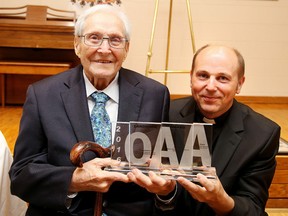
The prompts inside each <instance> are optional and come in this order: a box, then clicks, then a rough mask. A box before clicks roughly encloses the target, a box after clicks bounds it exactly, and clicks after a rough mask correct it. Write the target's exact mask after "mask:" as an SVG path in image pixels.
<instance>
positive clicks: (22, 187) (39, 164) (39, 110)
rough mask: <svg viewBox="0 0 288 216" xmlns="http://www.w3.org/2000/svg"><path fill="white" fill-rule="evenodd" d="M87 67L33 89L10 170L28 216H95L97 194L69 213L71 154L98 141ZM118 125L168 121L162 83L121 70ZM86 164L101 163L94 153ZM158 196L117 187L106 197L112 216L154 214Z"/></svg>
mask: <svg viewBox="0 0 288 216" xmlns="http://www.w3.org/2000/svg"><path fill="white" fill-rule="evenodd" d="M82 70H83V68H82V66H78V67H76V68H73V69H71V70H68V71H66V72H63V73H60V74H58V75H56V76H52V77H49V78H47V79H45V80H42V81H40V82H37V83H35V84H32V85H31V86H29V88H28V91H27V99H26V102H25V104H24V107H23V116H22V119H21V125H20V132H19V136H18V139H17V141H16V145H15V152H14V162H13V165H12V167H11V170H10V177H11V191H12V193H13V194H14V195H17V196H19V197H20V198H22V199H23V200H25V201H27V202H28V203H29V209H28V213H27V215H37V216H39V215H49V216H51V215H85V216H89V215H91V216H92V215H93V207H94V203H95V193H93V192H80V193H79V194H78V195H77V196H76V197H75V198H74V199H73V202H72V206H71V208H70V209H69V210H67V208H66V206H65V201H66V195H67V191H68V187H69V185H70V180H71V177H72V173H73V171H74V169H75V167H74V166H73V165H72V164H71V162H70V159H69V153H70V150H71V148H72V147H73V145H74V144H75V143H77V142H79V141H85V140H90V141H93V140H94V138H93V132H92V128H91V123H90V117H89V109H88V104H87V97H86V91H85V83H84V79H83V73H82ZM119 90H120V93H119V94H120V95H119V101H120V102H119V110H118V121H147V122H149V121H152V122H161V121H167V120H168V110H169V92H168V89H167V88H166V87H165V86H163V85H161V84H160V83H158V82H156V81H153V80H152V79H149V78H147V77H144V76H142V75H140V74H138V73H136V72H133V71H130V70H127V69H124V68H121V70H120V74H119ZM84 157H85V160H91V159H93V158H95V155H94V154H93V153H91V152H87V154H85V156H84ZM153 198H154V196H153V194H150V193H148V192H147V191H146V190H145V189H143V188H141V187H139V186H137V185H135V184H132V183H131V184H124V183H120V182H116V183H115V184H113V185H112V186H111V188H110V190H109V192H108V193H106V194H105V196H104V208H105V210H106V211H107V213H108V214H109V215H117V216H118V215H119V216H120V215H123V216H124V215H131V216H132V215H147V216H148V215H151V214H152V212H153V207H154V202H153Z"/></svg>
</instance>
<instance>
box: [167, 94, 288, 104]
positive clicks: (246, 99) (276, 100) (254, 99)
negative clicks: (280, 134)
mask: <svg viewBox="0 0 288 216" xmlns="http://www.w3.org/2000/svg"><path fill="white" fill-rule="evenodd" d="M187 96H189V95H180V94H179V95H178V94H173V95H171V96H170V98H171V99H172V100H173V99H178V98H183V97H187ZM235 98H236V99H237V100H238V101H239V102H242V103H245V104H247V103H261V104H268V103H269V104H288V97H278V96H236V97H235Z"/></svg>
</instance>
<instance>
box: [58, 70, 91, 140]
mask: <svg viewBox="0 0 288 216" xmlns="http://www.w3.org/2000/svg"><path fill="white" fill-rule="evenodd" d="M81 69H82V68H81ZM81 69H80V68H78V70H77V71H75V76H72V77H71V78H70V80H69V81H67V82H66V83H64V84H65V85H66V86H67V90H66V91H63V92H62V93H61V96H62V99H63V104H64V107H65V110H66V113H67V116H68V118H69V120H70V122H71V125H72V127H73V130H74V133H75V136H76V137H77V140H78V142H79V141H86V140H94V138H93V132H92V128H91V123H90V117H89V109H88V104H87V96H86V91H85V83H84V80H83V74H82V70H81Z"/></svg>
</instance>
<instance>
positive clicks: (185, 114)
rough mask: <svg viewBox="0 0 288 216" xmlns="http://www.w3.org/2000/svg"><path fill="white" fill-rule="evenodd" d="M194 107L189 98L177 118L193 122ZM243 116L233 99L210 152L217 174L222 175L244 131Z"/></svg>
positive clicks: (193, 102) (194, 104) (192, 101)
mask: <svg viewBox="0 0 288 216" xmlns="http://www.w3.org/2000/svg"><path fill="white" fill-rule="evenodd" d="M191 98H192V97H191ZM195 107H196V103H195V101H194V100H193V99H191V100H189V101H188V102H187V103H186V104H185V105H184V106H183V108H182V109H181V110H180V112H179V114H180V116H181V119H179V120H180V122H188V123H189V122H193V121H194V116H195ZM243 118H245V116H242V112H241V111H240V108H239V104H238V102H237V101H236V100H234V103H233V106H232V110H231V113H230V116H229V118H228V121H227V123H226V124H225V126H224V128H223V130H222V132H221V134H220V136H219V138H218V141H217V143H216V145H215V147H214V150H213V153H212V166H215V167H216V171H217V175H218V176H221V175H222V173H223V171H224V170H225V167H226V166H227V165H228V164H229V161H230V159H231V157H232V156H233V154H234V152H235V150H236V149H237V147H238V145H239V143H240V141H241V139H242V133H243V131H244V126H243Z"/></svg>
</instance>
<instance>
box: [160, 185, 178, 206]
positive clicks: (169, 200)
mask: <svg viewBox="0 0 288 216" xmlns="http://www.w3.org/2000/svg"><path fill="white" fill-rule="evenodd" d="M177 189H178V186H177V184H176V186H175V189H174V191H172V192H171V193H170V194H168V195H167V196H161V197H160V196H159V195H158V194H156V196H155V197H156V198H155V205H156V207H157V208H159V209H161V210H162V211H167V210H172V209H174V200H175V197H176V194H177ZM171 196H172V197H171Z"/></svg>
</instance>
